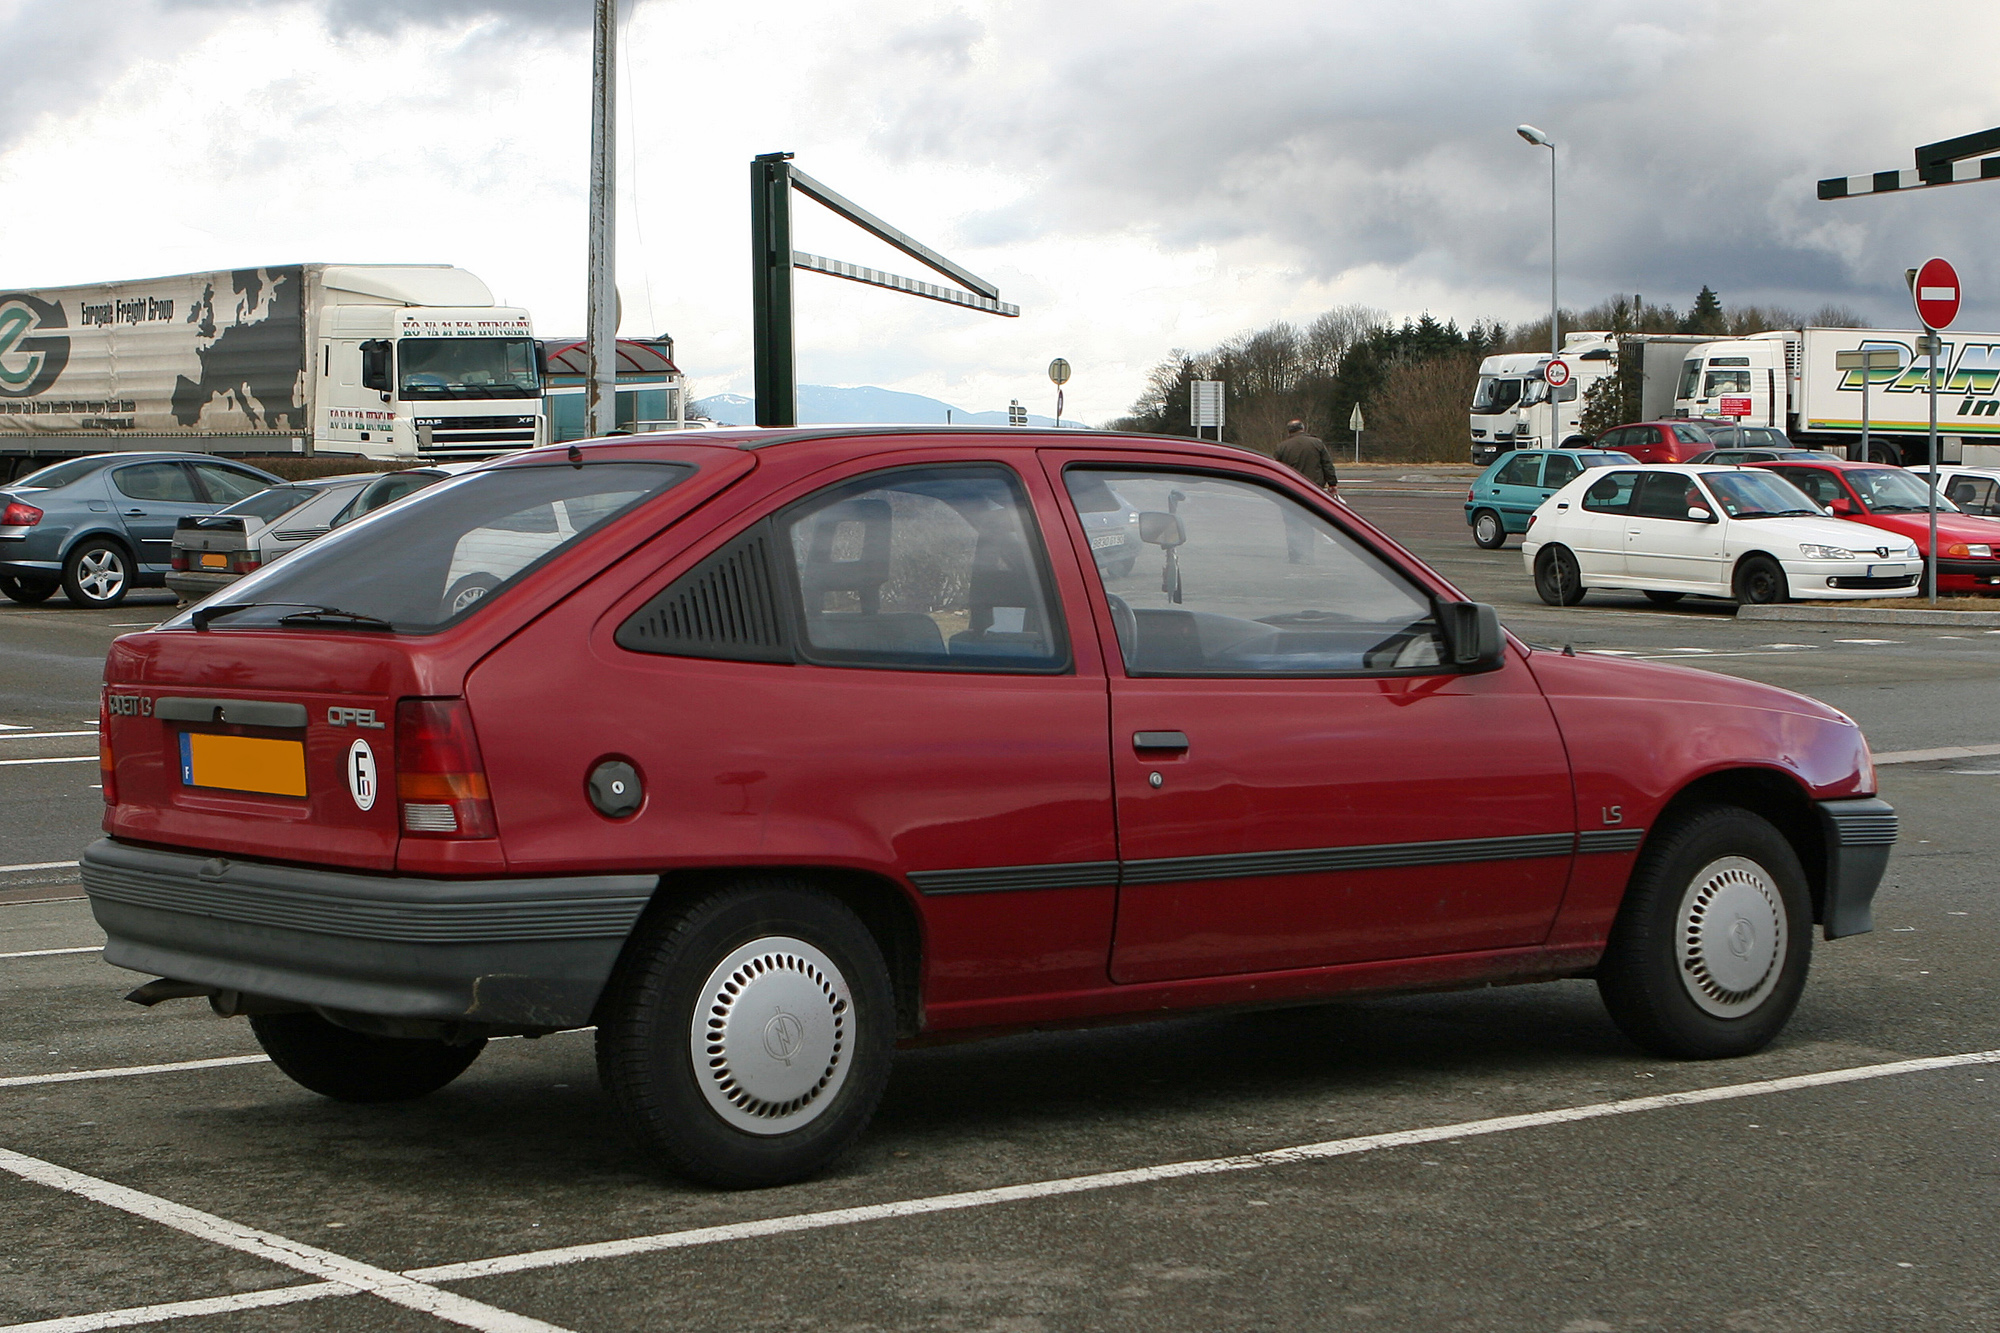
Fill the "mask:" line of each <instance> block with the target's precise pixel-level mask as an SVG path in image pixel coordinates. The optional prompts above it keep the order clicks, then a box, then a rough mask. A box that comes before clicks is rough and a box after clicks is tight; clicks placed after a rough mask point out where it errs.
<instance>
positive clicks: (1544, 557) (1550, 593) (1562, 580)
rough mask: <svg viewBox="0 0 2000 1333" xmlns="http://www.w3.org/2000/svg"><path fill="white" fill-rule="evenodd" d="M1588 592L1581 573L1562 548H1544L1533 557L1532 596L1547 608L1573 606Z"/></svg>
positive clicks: (1565, 548) (1566, 550)
mask: <svg viewBox="0 0 2000 1333" xmlns="http://www.w3.org/2000/svg"><path fill="white" fill-rule="evenodd" d="M1585 591H1587V590H1586V589H1585V588H1584V586H1583V571H1582V570H1581V569H1579V568H1578V567H1577V563H1576V557H1575V556H1573V555H1571V554H1570V553H1569V548H1568V547H1565V546H1544V547H1543V548H1542V549H1541V550H1540V551H1539V552H1537V553H1536V555H1535V593H1536V595H1538V596H1539V597H1540V598H1541V599H1542V600H1543V601H1545V602H1547V603H1548V604H1549V605H1550V606H1575V605H1576V604H1577V603H1578V602H1580V601H1582V600H1583V594H1584V593H1585Z"/></svg>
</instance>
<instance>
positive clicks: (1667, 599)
mask: <svg viewBox="0 0 2000 1333" xmlns="http://www.w3.org/2000/svg"><path fill="white" fill-rule="evenodd" d="M1685 596H1687V594H1686V593H1684V592H1661V591H1660V590H1659V589H1657V588H1648V589H1646V600H1647V601H1649V602H1651V603H1652V604H1653V605H1654V606H1672V605H1673V604H1674V603H1675V602H1678V601H1679V600H1680V599H1681V598H1683V597H1685Z"/></svg>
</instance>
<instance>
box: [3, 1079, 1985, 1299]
mask: <svg viewBox="0 0 2000 1333" xmlns="http://www.w3.org/2000/svg"><path fill="white" fill-rule="evenodd" d="M199 1063H202V1062H191V1065H192V1064H199ZM1992 1064H2000V1050H1995V1051H1971V1052H1967V1053H1965V1054H1961V1055H1936V1056H1925V1057H1922V1058H1919V1059H1914V1060H1895V1061H1890V1062H1888V1063H1884V1064H1878V1065H1859V1066H1855V1067H1851V1068H1848V1069H1830V1070H1825V1071H1822V1072H1820V1073H1817V1074H1794V1075H1791V1076H1789V1077H1785V1078H1773V1079H1761V1080H1758V1081H1756V1082H1752V1083H1731V1084H1724V1085H1723V1086H1721V1087H1715V1088H1697V1089H1695V1090H1693V1091H1690V1092H1669V1093H1662V1094H1660V1095H1658V1096H1653V1097H1633V1098H1629V1099H1627V1100H1625V1101H1617V1102H1595V1103H1592V1104H1589V1105H1586V1106H1571V1107H1564V1108H1562V1109H1559V1110H1554V1111H1537V1112H1532V1113H1529V1114H1526V1115H1511V1116H1495V1117H1493V1118H1491V1119H1487V1120H1469V1121H1460V1122H1458V1123H1457V1124H1450V1125H1436V1126H1432V1127H1430V1128H1426V1129H1409V1130H1395V1131H1391V1132H1389V1133H1386V1134H1366V1135H1361V1136H1359V1137H1356V1138H1348V1139H1330V1140H1328V1141H1326V1142H1323V1143H1309V1144H1304V1145H1301V1146H1299V1147H1295V1148H1276V1149H1272V1150H1270V1151H1268V1152H1261V1153H1244V1154H1241V1155H1239V1156H1234V1157H1210V1158H1202V1159H1197V1160H1194V1161H1187V1162H1170V1163H1167V1164H1164V1165H1161V1166H1147V1167H1138V1168H1135V1169H1132V1170H1127V1171H1103V1172H1099V1173H1097V1174H1095V1175H1088V1176H1070V1177H1067V1178H1064V1179H1058V1180H1044V1181H1036V1182H1032V1183H1029V1184H1023V1185H1004V1186H1000V1187H998V1188H995V1189H986V1190H968V1191H965V1192H963V1193H959V1194H937V1195H931V1196H929V1197H927V1198H917V1199H901V1200H897V1201H894V1202H891V1203H881V1204H870V1205H864V1206H862V1207H857V1208H835V1209H829V1210H827V1211H825V1212H818V1213H795V1214H792V1215H791V1216H788V1217H772V1218H765V1219H762V1220H759V1221H752V1222H738V1223H731V1224H726V1225H723V1226H714V1227H697V1228H692V1229H690V1230H686V1231H669V1232H662V1233H660V1234H658V1235H652V1236H635V1237H632V1238H631V1239H628V1240H614V1241H600V1242H597V1243H594V1244H587V1245H570V1246H564V1247H561V1248H557V1249H547V1250H530V1251H527V1252H525V1253H520V1254H510V1255H501V1256H498V1257H496V1258H492V1259H476V1260H473V1261H471V1262H468V1263H457V1264H439V1265H437V1266H434V1267H430V1268H412V1269H408V1270H406V1271H405V1272H403V1273H401V1274H386V1276H390V1277H400V1278H403V1279H406V1280H408V1281H409V1282H410V1283H412V1284H413V1285H414V1286H415V1287H416V1290H417V1291H418V1292H422V1293H434V1294H435V1295H436V1296H440V1297H446V1296H449V1293H446V1292H442V1291H438V1290H437V1288H436V1287H434V1286H431V1285H429V1284H432V1283H441V1282H458V1281H466V1280H469V1279H472V1278H480V1277H493V1276H498V1275H501V1274H506V1273H522V1272H530V1271H534V1270H537V1269H543V1268H556V1267H561V1266H564V1265H568V1264H576V1263H587V1262H590V1261H593V1260H598V1259H618V1258H627V1257H630V1256H632V1255H639V1254H652V1253H658V1252H660V1251H663V1250H678V1249H688V1248H692V1247H696V1246H702V1245H714V1244H719V1243H722V1242H726V1241H735V1240H752V1239H756V1238H758V1237H763V1236H781V1235H788V1234H792V1233H796V1232H801V1231H821V1230H826V1229H828V1228H831V1227H842V1226H852V1225H854V1224H856V1223H861V1222H875V1221H884V1220H889V1219H893V1218H902V1217H922V1216H926V1215H930V1214H935V1213H946V1212H961V1211H964V1210H966V1209H971V1208H984V1207H988V1206H991V1205H993V1204H997V1203H1013V1202H1018V1201H1023V1200H1030V1199H1046V1198H1054V1197H1058V1196H1061V1195H1068V1194H1085V1193H1091V1192H1094V1191H1097V1190H1105V1189H1116V1188H1120V1187H1122V1186H1126V1185H1142V1184H1150V1183H1153V1182H1156V1181H1166V1180H1180V1179H1187V1178H1190V1177H1197V1176H1210V1175H1222V1174H1226V1173H1232V1172H1238V1171H1256V1170H1262V1169H1264V1168H1266V1167H1274V1166H1288V1165H1291V1164H1294V1163H1297V1162H1310V1161H1325V1160H1328V1159H1331V1158H1335V1157H1351V1156H1354V1155H1357V1154H1360V1153H1367V1152H1375V1151H1378V1150H1380V1149H1384V1148H1406V1147H1414V1146H1417V1145H1419V1144H1426V1143H1440V1142H1452V1141H1455V1140H1458V1139H1468V1138H1474V1137H1478V1136H1480V1135H1486V1134H1504V1133H1507V1132H1510V1131H1512V1130H1517V1129H1537V1128H1541V1127H1543V1126H1546V1125H1562V1124H1573V1123H1576V1122H1579V1121H1585V1120H1602V1119H1607V1118H1610V1117H1613V1116H1622V1115H1636V1114H1640V1113H1643V1112H1647V1111H1661V1110H1669V1109H1672V1108H1676V1107H1682V1106H1699V1105H1702V1104H1704V1103H1709V1102H1724V1101H1735V1100H1739V1099H1741V1098H1745V1097H1765V1096H1770V1095H1772V1094H1774V1093H1781V1092H1794V1091H1798V1090H1801V1089H1806V1088H1820V1087H1831V1086H1835V1085H1838V1084H1842V1083H1858V1082H1862V1081H1865V1080H1869V1079H1878V1078H1893V1077H1896V1076H1898V1075H1902V1074H1921V1073H1929V1072H1932V1071H1935V1070H1941V1069H1958V1068H1965V1067H1968V1066H1977V1065H1992ZM167 1067H168V1066H159V1068H167ZM190 1067H191V1066H190ZM130 1072H139V1071H130ZM16 1163H32V1164H34V1166H35V1167H37V1168H41V1169H44V1170H46V1171H50V1172H61V1173H62V1174H63V1177H64V1178H65V1179H72V1180H75V1181H81V1182H88V1183H89V1184H90V1185H92V1186H97V1187H102V1188H104V1189H108V1190H113V1191H120V1192H121V1197H130V1196H136V1198H137V1199H138V1200H143V1201H145V1202H146V1203H147V1205H148V1206H149V1207H154V1208H160V1207H163V1208H166V1209H173V1210H177V1211H176V1215H177V1216H182V1217H190V1218H193V1219H199V1220H200V1222H201V1224H202V1225H203V1226H204V1227H211V1226H220V1227H222V1228H226V1229H228V1230H227V1231H226V1233H225V1235H224V1236H222V1237H218V1236H216V1235H209V1234H206V1232H197V1231H193V1229H192V1228H191V1227H187V1226H183V1227H181V1229H182V1230H189V1231H191V1233H192V1234H200V1235H203V1238H204V1239H210V1240H215V1241H216V1243H217V1244H224V1245H231V1246H232V1248H236V1249H242V1250H246V1251H247V1252H250V1253H253V1254H257V1255H259V1256H260V1257H263V1258H266V1259H270V1260H272V1261H273V1262H275V1263H281V1264H286V1265H288V1266H290V1267H294V1268H298V1269H300V1270H301V1271H305V1272H310V1273H313V1274H315V1275H316V1276H323V1277H328V1278H333V1279H335V1280H333V1281H328V1282H320V1283H314V1284H310V1285H304V1286H297V1287H284V1288H280V1289H278V1290H275V1291H257V1292H242V1293H239V1294H236V1295H232V1296H221V1297H215V1298H212V1299H211V1300H204V1301H179V1302H173V1303H170V1304H165V1305H149V1306H136V1307H131V1308H128V1309H123V1310H110V1311H104V1312H101V1313H98V1314H93V1315H76V1316H72V1317H70V1319H68V1320H43V1321H41V1322H38V1323H32V1324H8V1325H6V1326H4V1327H0V1333H84V1331H85V1330H90V1329H100V1328H122V1327H129V1326H130V1325H133V1324H142V1323H158V1322H162V1321H165V1320H170V1319H179V1318H185V1317H187V1316H189V1315H200V1314H210V1313H221V1312H225V1311H228V1310H234V1309H253V1308H257V1307H260V1306H269V1305H280V1304H292V1303H295V1302H300V1301H310V1300H318V1299H321V1298H322V1297H327V1296H347V1295H354V1294H358V1293H359V1292H360V1291H363V1290H367V1291H372V1292H374V1294H376V1295H378V1296H382V1297H384V1299H388V1300H396V1296H395V1295H392V1294H390V1293H389V1292H387V1291H384V1290H381V1289H378V1288H377V1287H375V1286H371V1285H369V1282H368V1281H364V1280H362V1279H363V1276H364V1275H366V1276H367V1277H368V1278H369V1279H371V1280H379V1276H380V1275H384V1274H385V1270H382V1269H376V1268H371V1267H369V1266H368V1265H365V1264H360V1263H358V1262H356V1261H354V1260H351V1259H346V1258H344V1257H343V1256H340V1255H330V1254H329V1253H328V1252H327V1251H324V1250H314V1249H312V1248H311V1247H308V1246H303V1245H300V1244H299V1243H298V1242H296V1241H290V1240H286V1239H285V1238H284V1237H281V1236H271V1235H269V1233H266V1232H258V1231H252V1230H251V1229H250V1228H248V1227H242V1226H239V1225H238V1224H236V1223H233V1222H225V1221H223V1219H221V1218H216V1217H213V1216H211V1215H210V1214H207V1213H197V1212H195V1211H194V1210H193V1209H189V1208H183V1207H182V1206H181V1205H178V1204H173V1203H169V1202H168V1201H167V1200H164V1199H156V1198H154V1197H153V1196H152V1195H144V1194H138V1192H137V1191H133V1190H125V1189H124V1188H123V1187H122V1186H116V1185H111V1184H109V1182H105V1181H98V1180H95V1179H94V1178H92V1177H89V1176H77V1175H76V1174H75V1173H74V1172H66V1171H64V1169H63V1168H61V1167H55V1166H52V1165H50V1164H49V1163H46V1162H39V1161H37V1160H36V1159H35V1158H30V1157H22V1156H20V1155H19V1154H16V1153H9V1152H6V1151H5V1150H4V1149H0V1168H5V1169H7V1170H11V1171H14V1172H15V1173H16V1174H18V1175H23V1176H27V1178H29V1179H37V1177H35V1176H30V1175H28V1173H27V1172H26V1171H25V1170H22V1169H21V1167H19V1166H17V1165H15V1164H16ZM40 1183H45V1184H46V1183H51V1182H50V1181H47V1180H43V1181H40ZM56 1188H66V1186H65V1185H61V1184H58V1185H56ZM72 1192H76V1193H83V1192H84V1191H83V1190H81V1189H78V1190H74V1191H72ZM85 1197H88V1198H97V1199H98V1201H99V1202H106V1203H111V1204H112V1206H113V1207H125V1206H126V1205H125V1204H124V1203H120V1202H116V1201H114V1200H113V1199H110V1198H102V1197H99V1196H98V1195H94V1194H85ZM127 1211H135V1212H136V1211H138V1210H137V1209H135V1208H128V1209H127ZM139 1215H140V1216H147V1217H152V1220H155V1221H162V1222H164V1223H165V1224H166V1225H168V1226H174V1225H176V1223H175V1222H174V1221H169V1220H167V1219H166V1218H165V1217H161V1216H153V1214H152V1213H148V1212H140V1214H139ZM238 1237H242V1238H245V1239H243V1240H242V1241H241V1243H238V1240H237V1238H238ZM272 1243H275V1244H278V1245H281V1246H284V1247H289V1250H288V1251H287V1252H286V1253H282V1254H274V1253H271V1252H270V1251H269V1250H268V1249H267V1248H264V1247H265V1246H267V1245H269V1244H272ZM294 1256H311V1257H313V1259H314V1261H315V1262H327V1263H328V1264H329V1267H327V1268H325V1269H320V1268H309V1267H307V1266H306V1263H305V1262H304V1261H303V1260H302V1259H296V1258H295V1257H294ZM335 1263H337V1264H339V1265H342V1267H333V1266H331V1265H332V1264H335ZM397 1303H398V1304H403V1303H404V1302H402V1301H398V1302H397ZM468 1304H471V1303H470V1302H468ZM409 1308H412V1309H418V1308H423V1307H420V1306H417V1305H415V1304H410V1306H409ZM476 1308H477V1309H478V1310H480V1311H491V1313H493V1314H496V1315H502V1316H505V1317H508V1318H514V1319H522V1318H523V1317H522V1316H518V1315H508V1314H507V1312H505V1311H498V1310H493V1309H492V1307H489V1306H477V1307H476ZM425 1312H426V1313H429V1314H435V1315H437V1317H438V1318H441V1319H450V1318H451V1316H450V1315H448V1314H446V1313H444V1312H442V1311H441V1310H436V1309H426V1311H425ZM453 1322H464V1321H461V1320H453ZM468 1326H469V1327H474V1328H487V1327H495V1328H499V1327H505V1328H508V1329H512V1328H534V1329H549V1328H551V1327H552V1326H551V1325H547V1324H539V1323H535V1322H533V1321H525V1322H523V1323H522V1324H519V1325H505V1326H502V1325H487V1324H468Z"/></svg>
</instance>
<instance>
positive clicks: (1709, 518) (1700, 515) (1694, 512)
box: [1688, 505, 1715, 523]
mask: <svg viewBox="0 0 2000 1333" xmlns="http://www.w3.org/2000/svg"><path fill="white" fill-rule="evenodd" d="M1688 517H1689V518H1691V519H1693V520H1694V521H1695V522H1697V523H1713V522H1715V515H1713V514H1711V513H1709V512H1708V511H1707V510H1706V509H1703V508H1701V507H1700V506H1698V505H1697V506H1695V507H1694V508H1692V509H1690V510H1688Z"/></svg>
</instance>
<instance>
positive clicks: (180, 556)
mask: <svg viewBox="0 0 2000 1333" xmlns="http://www.w3.org/2000/svg"><path fill="white" fill-rule="evenodd" d="M187 567H188V558H187V552H186V551H175V552H174V553H173V555H172V556H171V557H169V558H168V560H167V568H168V569H171V570H175V571H177V572H179V573H183V574H185V573H186V572H187Z"/></svg>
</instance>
